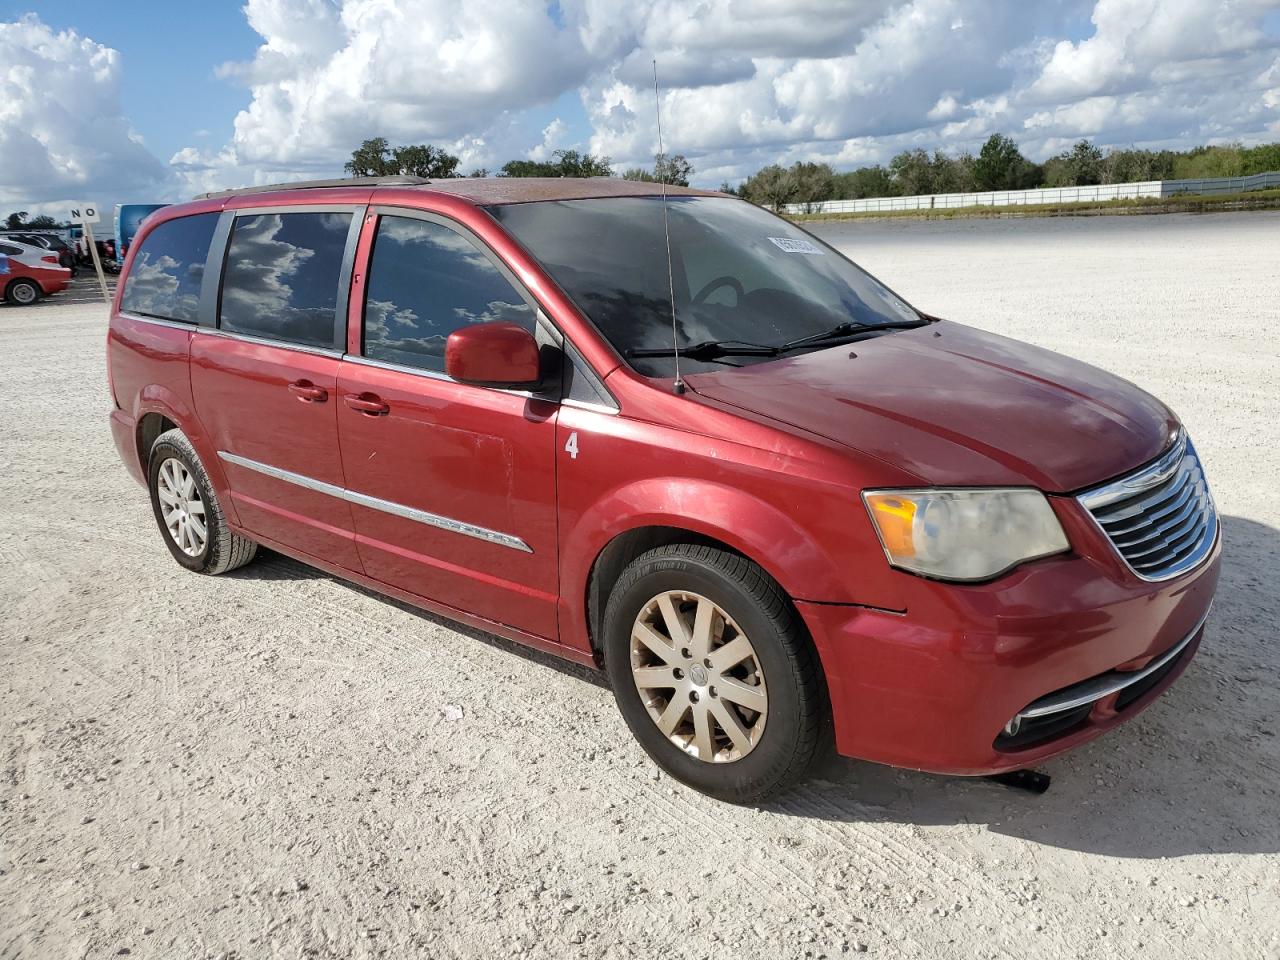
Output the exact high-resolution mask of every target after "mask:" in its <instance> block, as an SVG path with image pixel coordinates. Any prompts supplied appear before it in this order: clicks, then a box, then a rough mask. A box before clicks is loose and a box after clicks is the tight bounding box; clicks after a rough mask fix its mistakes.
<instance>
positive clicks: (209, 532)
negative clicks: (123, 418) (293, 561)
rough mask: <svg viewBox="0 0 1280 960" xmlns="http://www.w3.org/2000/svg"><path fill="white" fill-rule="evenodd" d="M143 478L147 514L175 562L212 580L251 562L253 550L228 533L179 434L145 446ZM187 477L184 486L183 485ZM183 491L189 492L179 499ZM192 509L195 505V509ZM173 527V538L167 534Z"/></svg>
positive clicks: (197, 460) (163, 436)
mask: <svg viewBox="0 0 1280 960" xmlns="http://www.w3.org/2000/svg"><path fill="white" fill-rule="evenodd" d="M147 477H148V484H147V486H148V488H149V489H150V491H151V511H152V513H153V514H154V515H155V518H156V524H157V526H159V527H160V536H161V537H162V538H163V539H164V543H165V546H167V547H168V548H169V552H170V553H171V554H173V559H175V560H177V561H178V563H180V564H182V565H183V566H184V567H186V568H187V569H188V570H194V571H195V572H196V573H207V574H210V575H217V574H219V573H226V572H228V571H229V570H235V569H236V568H238V567H243V566H244V565H245V564H246V563H248V562H249V561H250V560H252V559H253V558H254V555H255V554H256V553H257V552H258V545H257V544H256V543H254V542H253V541H252V540H249V539H247V538H246V537H242V536H240V535H239V534H237V533H233V532H232V531H231V528H230V527H228V526H227V518H226V515H225V514H224V513H223V512H222V504H221V503H219V502H218V496H217V494H215V493H214V491H213V485H212V484H211V483H210V482H209V475H208V474H207V473H205V469H204V464H202V463H201V462H200V458H199V457H198V456H196V451H195V448H193V447H192V446H191V441H190V440H188V439H187V438H186V436H185V435H184V434H183V432H182V431H181V430H168V431H166V432H164V433H162V434H160V436H159V437H157V438H156V442H155V444H154V445H153V446H152V447H151V457H150V466H149V468H148V471H147ZM188 478H189V479H190V481H191V482H190V483H189V484H188V483H186V482H185V481H186V480H187V479H188ZM175 480H176V481H177V482H175ZM184 490H189V491H190V493H189V494H184V493H183V492H182V491H184ZM175 491H176V492H177V495H178V497H179V502H180V503H181V504H182V505H181V507H180V508H179V509H178V514H179V516H178V517H177V518H175V516H174V512H173V504H174V500H173V496H174V494H175ZM195 504H198V505H199V507H198V509H197V507H196V506H195ZM200 511H202V512H203V517H204V522H203V529H204V537H203V539H202V541H201V538H200V537H199V534H198V530H199V527H200V524H199V523H198V521H199V517H200ZM192 521H196V522H195V523H193V522H192ZM175 525H176V526H177V529H178V533H177V534H175V532H174V529H173V527H174V526H175ZM184 528H185V533H184V532H183V531H184Z"/></svg>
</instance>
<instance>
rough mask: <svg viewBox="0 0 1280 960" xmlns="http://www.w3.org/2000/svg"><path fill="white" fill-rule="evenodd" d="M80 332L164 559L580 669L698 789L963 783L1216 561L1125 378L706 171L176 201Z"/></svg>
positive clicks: (1131, 693) (1168, 672)
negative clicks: (281, 578) (425, 613)
mask: <svg viewBox="0 0 1280 960" xmlns="http://www.w3.org/2000/svg"><path fill="white" fill-rule="evenodd" d="M108 359H109V369H110V377H111V392H112V396H113V398H114V402H115V408H114V409H113V410H112V411H111V427H112V432H113V434H114V437H115V443H116V446H117V447H118V448H119V452H120V455H121V457H122V458H123V459H124V462H125V465H126V466H127V467H128V469H129V471H130V472H131V473H132V474H133V475H134V477H135V478H136V479H137V480H138V481H139V482H141V483H142V484H144V485H145V486H147V487H148V489H149V490H150V496H151V505H152V508H153V511H154V514H155V519H156V522H157V526H158V527H159V530H160V534H161V537H162V538H163V540H164V542H165V545H166V546H167V547H168V549H169V552H170V553H171V554H172V555H173V557H174V559H175V560H176V561H177V562H178V563H180V564H182V565H183V566H184V567H186V568H188V569H189V570H192V571H195V572H198V573H206V574H218V573H224V572H227V571H229V570H233V569H235V568H237V567H240V566H242V565H243V564H246V563H249V562H250V561H251V560H252V559H253V557H254V554H255V551H256V550H257V548H258V546H259V545H262V546H265V547H268V548H270V549H272V550H275V551H279V552H280V553H284V554H287V555H289V556H292V557H295V558H298V559H299V560H302V561H303V562H306V563H308V564H312V565H314V566H316V567H318V568H320V569H322V570H325V571H328V572H330V573H331V574H333V575H336V576H338V577H342V578H345V579H347V580H350V581H353V582H355V583H358V584H363V585H365V586H367V587H370V588H372V589H374V590H377V591H381V592H382V593H384V594H387V595H389V596H392V597H396V598H399V599H401V600H404V601H407V602H409V603H411V604H415V605H417V606H419V607H421V608H423V609H426V610H429V611H433V612H435V613H437V614H440V615H442V616H444V617H447V618H451V619H453V620H455V621H459V622H461V623H465V624H470V625H472V626H474V627H479V628H481V629H483V630H486V631H489V632H491V633H494V634H498V635H500V636H503V637H507V638H510V639H513V640H516V641H519V642H521V643H524V644H528V645H529V646H532V647H535V648H537V649H539V650H543V651H550V652H552V653H554V654H557V655H559V656H561V657H564V658H566V659H568V660H572V661H575V662H578V663H581V664H587V665H592V666H597V667H601V668H603V669H604V670H605V671H607V674H608V677H609V680H610V682H611V686H612V688H613V691H614V694H615V697H616V699H617V703H618V707H619V709H620V711H621V713H622V716H623V718H624V719H625V721H626V723H627V724H628V726H629V727H630V729H631V731H632V733H633V734H634V736H635V737H636V739H637V740H639V742H640V744H641V745H642V746H643V748H644V749H645V750H646V751H647V752H648V753H649V755H650V756H651V757H652V759H653V761H654V762H655V763H657V764H659V765H660V766H661V767H662V768H664V769H665V770H666V771H667V772H668V773H670V774H671V775H672V776H673V777H676V778H678V779H680V780H681V781H683V782H684V783H686V784H689V785H691V786H693V787H695V788H697V789H699V790H702V791H704V792H706V793H708V794H711V795H713V796H715V797H719V798H722V799H725V800H729V801H734V802H755V801H758V800H760V799H762V798H764V797H766V796H768V795H769V794H771V793H774V792H776V791H778V790H780V789H782V788H784V787H786V786H787V785H788V784H791V783H793V782H795V781H796V780H797V778H800V777H802V776H803V775H804V773H805V771H806V770H807V769H808V768H809V766H810V764H811V762H812V761H813V759H814V758H815V756H818V755H820V754H821V753H822V752H824V751H825V750H826V749H828V744H831V743H833V744H834V748H835V749H836V750H837V751H838V752H839V753H841V754H844V755H847V756H851V757H860V758H865V759H868V760H873V761H879V762H882V763H888V764H894V765H899V766H903V767H911V768H916V769H920V770H928V771H934V772H942V773H951V774H965V775H975V774H995V773H1001V772H1008V771H1013V770H1018V769H1021V768H1025V767H1027V766H1029V765H1032V764H1035V763H1037V762H1039V761H1041V760H1043V759H1045V758H1046V757H1049V756H1052V755H1055V754H1058V753H1060V752H1062V751H1064V750H1067V749H1070V748H1072V747H1075V746H1077V745H1079V744H1081V743H1083V742H1085V741H1087V740H1089V739H1091V738H1093V737H1096V736H1097V735H1099V734H1100V733H1102V732H1104V731H1106V730H1108V729H1110V728H1112V727H1114V726H1116V725H1118V724H1120V723H1123V722H1124V721H1126V720H1128V719H1130V718H1131V717H1133V716H1134V715H1135V714H1137V713H1138V712H1139V711H1140V710H1142V709H1143V708H1144V707H1146V706H1147V705H1148V704H1149V703H1151V702H1152V700H1153V699H1155V698H1156V697H1158V696H1159V695H1160V694H1161V692H1163V691H1164V690H1165V689H1166V688H1167V687H1168V686H1169V685H1170V684H1171V683H1172V682H1173V681H1174V680H1175V679H1176V678H1177V676H1178V675H1179V674H1180V673H1181V672H1182V671H1183V670H1184V669H1185V668H1186V666H1187V664H1188V663H1189V662H1190V660H1191V658H1192V657H1193V656H1194V654H1195V652H1196V649H1197V647H1198V646H1199V643H1200V639H1201V636H1202V634H1203V632H1204V628H1205V620H1206V617H1207V615H1208V611H1209V606H1210V603H1211V601H1212V598H1213V593H1214V589H1215V586H1216V583H1217V579H1218V567H1219V552H1220V547H1219V534H1218V520H1217V515H1216V512H1215V508H1214V504H1213V500H1212V498H1211V495H1210V492H1209V489H1208V486H1207V484H1206V481H1205V475H1204V472H1203V470H1202V468H1201V464H1200V461H1199V459H1198V458H1197V456H1196V451H1195V448H1194V446H1193V445H1192V442H1191V438H1190V437H1188V436H1187V433H1186V431H1185V430H1184V429H1183V428H1182V426H1181V424H1180V423H1179V421H1178V419H1177V417H1176V416H1175V415H1174V414H1173V413H1172V412H1171V411H1170V410H1169V409H1168V408H1167V407H1165V406H1164V405H1163V404H1162V403H1160V401H1158V400H1156V399H1155V398H1153V397H1151V396H1149V395H1148V394H1146V393H1144V392H1143V391H1142V390H1140V389H1138V388H1137V387H1135V386H1134V385H1133V384H1131V383H1128V382H1127V381H1124V380H1122V379H1120V378H1118V377H1115V376H1112V375H1110V374H1107V373H1104V372H1102V371H1101V370H1097V369H1095V368H1093V367H1090V366H1088V365H1086V364H1084V363H1081V362H1078V361H1075V360H1072V359H1069V358H1067V357H1063V356H1059V355H1057V354H1054V353H1050V352H1048V351H1045V350H1042V349H1038V348H1035V347H1031V346H1028V345H1026V344H1023V343H1019V342H1016V341H1014V340H1009V339H1006V338H1004V337H1000V336H995V335H993V334H990V333H985V332H983V331H980V330H977V329H974V328H972V327H968V326H964V325H962V324H959V323H954V322H950V321H947V320H942V319H939V318H937V317H935V316H932V315H930V314H929V313H924V312H921V311H920V310H918V309H916V308H915V307H913V306H912V305H911V304H909V303H907V302H906V301H905V300H904V299H903V298H902V297H900V296H898V295H897V294H895V293H894V292H893V291H892V290H890V289H889V288H888V287H886V286H885V285H883V284H882V283H880V282H879V281H877V280H876V279H874V278H873V277H871V276H869V275H868V274H866V273H865V272H863V271H862V270H861V269H859V268H858V267H857V266H856V265H855V264H853V263H852V262H850V261H849V260H848V259H846V258H845V257H844V256H843V255H842V254H841V253H839V252H838V251H837V250H835V249H833V248H831V247H829V246H827V245H826V244H825V243H823V242H822V241H821V240H820V239H818V238H816V237H814V236H811V235H809V234H807V233H806V232H805V231H803V230H801V229H799V228H797V227H796V226H795V225H793V224H791V223H789V222H787V221H785V220H782V219H779V218H777V217H775V216H773V215H771V214H769V213H767V212H765V211H764V210H761V209H760V208H758V207H755V206H753V205H751V204H749V203H747V202H745V201H742V200H739V199H736V198H733V197H730V196H726V195H722V194H718V193H713V192H708V191H703V190H695V189H687V188H684V189H681V188H669V189H666V190H665V192H664V189H663V188H662V186H661V185H660V184H649V183H632V182H626V181H619V180H611V179H582V180H579V179H557V180H537V179H457V180H445V181H435V182H427V181H424V180H418V179H415V178H392V179H385V178H384V179H378V180H343V181H327V182H313V183H304V184H289V185H283V186H276V187H269V188H255V189H251V190H240V191H232V192H228V193H224V194H219V195H208V196H205V197H203V198H200V199H197V200H196V201H194V202H191V203H185V204H179V205H176V206H171V207H166V208H164V209H162V210H160V211H158V212H156V213H155V214H153V215H152V216H151V217H150V218H149V219H148V220H147V221H146V223H145V224H144V225H143V227H142V228H141V230H140V233H139V236H138V238H137V241H136V242H135V243H134V245H133V246H132V248H131V249H130V251H129V255H128V258H127V260H126V263H125V267H124V277H123V281H122V282H121V284H120V286H119V291H118V293H117V295H116V300H115V303H114V306H113V310H112V314H111V321H110V334H109V339H108ZM264 589H269V587H268V586H266V585H264ZM296 615H297V616H299V617H305V616H307V613H306V611H305V610H299V611H298V612H297V614H296ZM601 735H602V737H603V736H606V735H607V734H606V733H605V732H604V731H602V733H601Z"/></svg>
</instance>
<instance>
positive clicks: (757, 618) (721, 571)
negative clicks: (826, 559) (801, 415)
mask: <svg viewBox="0 0 1280 960" xmlns="http://www.w3.org/2000/svg"><path fill="white" fill-rule="evenodd" d="M663 597H666V598H667V600H668V601H669V607H670V610H668V609H664V604H663V601H662V599H661V598H663ZM704 603H710V604H711V605H712V607H714V608H716V609H715V610H714V611H712V612H711V613H709V614H708V615H707V622H708V623H710V624H711V625H712V627H711V629H710V630H709V631H708V630H705V629H704V630H703V631H701V634H702V635H703V636H704V637H706V636H709V637H710V640H709V641H708V640H706V639H703V640H702V641H701V643H702V648H701V649H700V648H698V643H699V642H700V641H699V639H698V637H699V634H700V631H699V629H698V624H699V622H700V618H701V616H702V614H701V613H699V610H701V609H702V608H703V605H704ZM670 611H674V612H675V614H676V615H677V617H679V618H680V621H681V622H682V623H683V627H679V628H678V629H680V630H681V637H680V638H677V639H680V640H683V641H686V642H688V643H689V644H690V647H689V648H688V649H686V648H685V647H684V646H683V644H682V643H680V642H670V643H668V642H669V641H672V639H673V631H672V630H671V629H670V626H669V624H670V620H669V619H668V616H669V613H670ZM641 624H643V625H645V626H647V627H648V628H649V630H650V631H651V632H652V633H656V634H657V641H655V640H654V638H653V637H652V636H650V635H649V633H646V632H645V631H644V629H643V628H642V627H641ZM633 634H639V635H641V636H644V637H646V638H647V639H645V640H642V639H640V638H639V636H637V637H634V638H633ZM740 635H741V637H743V638H745V639H747V641H748V643H747V647H748V648H750V650H751V656H749V657H748V658H747V659H745V660H742V661H741V662H736V664H735V660H736V658H737V657H738V656H739V655H741V653H742V651H743V649H744V648H743V646H742V645H741V644H738V645H737V646H735V647H733V648H730V643H731V642H734V643H736V642H737V640H738V639H739V636H740ZM603 641H604V643H603V645H604V657H605V669H606V671H607V672H608V674H609V679H610V682H611V684H612V687H613V693H614V698H615V699H616V700H617V702H618V709H619V710H620V711H621V713H622V716H623V719H625V720H626V722H627V726H628V727H630V728H631V732H632V734H633V735H634V736H635V738H636V739H637V740H638V741H639V742H640V745H641V746H642V747H644V749H645V751H646V752H647V753H648V754H649V756H650V757H651V758H652V759H653V760H654V762H655V763H657V764H658V766H660V767H661V768H662V769H663V770H665V771H666V772H667V773H668V774H670V775H671V776H672V777H674V778H675V779H677V780H679V781H681V782H682V783H684V784H687V785H688V786H690V787H692V788H694V789H695V790H698V791H700V792H702V793H705V794H707V795H709V796H712V797H715V798H716V799H719V800H724V801H727V802H730V803H738V804H751V803H758V802H759V801H761V800H764V799H766V798H767V797H769V796H772V795H773V794H776V793H779V792H781V791H782V790H785V789H786V788H787V787H789V786H791V785H792V784H794V783H796V782H797V781H798V780H800V779H801V778H802V777H803V776H804V775H805V774H806V773H807V772H808V770H809V768H810V766H811V764H812V763H813V761H814V759H815V758H816V757H817V756H818V755H819V754H820V752H821V749H820V748H821V747H822V745H823V744H825V743H826V742H827V734H828V733H829V731H830V726H831V719H830V717H831V711H830V704H829V701H828V698H827V690H826V682H825V679H824V677H823V675H822V669H821V666H820V664H819V662H818V656H817V652H816V651H815V650H814V647H813V643H812V641H811V640H810V638H809V636H808V632H807V631H806V630H805V628H804V625H803V623H802V622H801V620H800V617H799V614H798V613H797V612H796V610H795V607H794V606H793V605H792V603H791V601H790V600H789V599H788V597H787V596H786V594H784V593H783V592H782V589H781V588H780V587H779V586H778V584H777V583H775V582H774V581H773V579H772V578H771V577H770V576H769V575H768V574H767V573H765V572H764V571H763V570H762V569H761V568H760V567H759V566H757V565H756V564H754V563H752V562H751V561H749V560H747V559H746V558H745V557H742V556H739V555H737V554H734V553H730V552H728V551H725V550H719V549H716V548H714V547H708V546H696V545H692V544H673V545H670V546H665V547H659V548H657V549H654V550H650V551H649V552H648V553H645V554H642V555H641V556H639V557H637V558H636V559H635V560H634V561H632V563H631V564H630V565H629V566H628V567H627V568H626V569H625V570H624V571H623V572H622V575H621V576H620V577H619V578H618V582H617V583H616V584H615V585H614V588H613V590H612V591H611V593H610V595H609V600H608V603H607V604H606V607H605V617H604V637H603ZM707 649H709V650H710V655H708V656H706V657H704V658H703V659H701V660H699V659H698V657H697V655H698V653H699V652H705V651H706V650H707ZM718 651H724V652H723V653H722V654H721V655H720V656H719V657H717V656H716V654H717V652H718ZM636 668H639V669H640V670H641V671H651V672H648V673H644V674H643V675H640V674H636V673H635V672H634V671H635V669H636ZM668 674H670V678H669V679H668ZM642 680H643V683H644V685H645V688H644V692H643V693H642V690H641V686H640V684H641V682H642ZM717 683H719V684H720V687H719V689H717V687H716V684H717ZM650 684H652V685H650ZM668 688H670V689H668ZM730 691H732V693H730ZM761 693H763V694H764V697H763V699H761V696H760V695H761ZM748 694H749V696H748ZM685 698H687V699H688V700H689V701H690V702H689V705H688V707H687V708H685V707H684V705H683V701H684V699H685ZM747 703H750V704H753V705H759V707H760V708H761V709H759V710H755V709H752V708H749V707H747V706H745V704H747ZM685 709H687V711H688V712H687V713H680V712H681V711H682V710H685ZM699 710H701V711H703V713H704V715H706V716H707V717H709V718H710V719H708V720H706V721H704V722H703V723H702V725H701V726H700V725H699V721H698V714H697V711H699ZM668 711H672V712H668ZM730 712H731V713H730ZM674 713H680V718H679V721H678V723H677V725H676V726H675V728H674V729H673V730H672V732H670V733H664V732H663V730H662V729H660V727H659V724H660V723H662V722H663V721H664V720H668V719H669V718H670V717H671V716H672V715H673V714H674ZM727 713H728V714H729V715H728V717H727V720H726V719H725V718H726V714H727ZM733 721H737V722H736V724H734V722H733ZM730 726H736V727H737V730H736V734H737V736H736V737H735V736H730ZM668 727H669V728H670V723H668ZM744 735H745V736H746V738H747V739H748V740H749V742H746V746H745V747H744V746H742V744H743V742H744ZM708 746H709V747H710V749H707V747H708ZM706 754H709V755H710V756H711V757H712V759H711V760H707V759H705V756H704V755H706Z"/></svg>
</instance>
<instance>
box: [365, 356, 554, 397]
mask: <svg viewBox="0 0 1280 960" xmlns="http://www.w3.org/2000/svg"><path fill="white" fill-rule="evenodd" d="M342 359H343V360H344V361H346V362H347V363H358V364H360V365H361V366H364V367H377V368H378V369H379V370H391V371H394V372H395V373H408V374H411V375H413V376H415V377H426V378H427V379H428V380H439V381H440V382H441V383H454V384H457V385H458V386H460V387H470V388H472V389H474V390H489V391H492V392H494V393H509V394H511V395H512V396H515V397H525V398H526V399H529V400H542V401H545V402H547V403H563V402H564V401H562V400H559V399H555V398H553V397H550V396H548V395H547V394H541V393H532V392H530V391H528V390H517V389H515V388H514V387H484V386H480V385H479V384H474V383H463V382H462V381H461V380H455V379H454V378H453V377H451V376H449V375H448V374H447V373H442V372H441V371H439V370H428V369H426V368H425V367H409V366H405V365H404V364H402V363H391V362H390V361H388V360H371V359H370V358H369V357H357V356H355V355H354V354H351V353H348V354H344V355H343V357H342Z"/></svg>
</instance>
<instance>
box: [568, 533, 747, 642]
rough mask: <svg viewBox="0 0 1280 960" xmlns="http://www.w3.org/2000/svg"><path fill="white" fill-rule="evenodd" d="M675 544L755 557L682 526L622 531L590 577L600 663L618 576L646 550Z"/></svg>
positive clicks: (590, 631) (590, 613) (592, 631)
mask: <svg viewBox="0 0 1280 960" xmlns="http://www.w3.org/2000/svg"><path fill="white" fill-rule="evenodd" d="M673 543H692V544H701V545H703V546H708V547H715V548H716V549H718V550H724V551H727V552H729V553H735V554H737V555H738V556H740V557H745V558H746V559H747V560H750V559H751V558H750V557H747V556H746V554H744V553H743V552H742V551H741V550H735V549H734V548H733V547H731V546H729V545H728V544H727V543H724V542H722V541H720V540H717V539H716V538H715V537H708V536H705V535H704V534H701V533H694V532H693V531H692V530H685V529H683V528H681V527H638V528H636V529H635V530H628V531H626V532H625V533H620V534H618V535H617V536H616V537H614V538H613V539H612V540H610V541H609V542H608V543H607V544H605V547H604V549H603V550H601V551H600V555H599V556H598V557H596V561H595V563H593V564H592V565H591V576H590V577H588V578H587V635H588V637H589V638H590V640H591V652H592V653H593V654H594V655H595V658H596V660H597V662H603V650H602V646H601V634H602V633H603V632H604V607H605V604H606V603H607V602H608V601H609V593H610V592H611V591H612V590H613V585H614V584H615V583H617V582H618V577H620V576H622V571H623V570H625V569H626V568H627V565H628V564H629V563H631V561H632V560H634V559H635V558H636V557H638V556H640V555H641V554H642V553H647V552H648V551H650V550H652V549H654V548H655V547H665V546H669V545H671V544H673ZM753 562H754V561H753Z"/></svg>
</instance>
